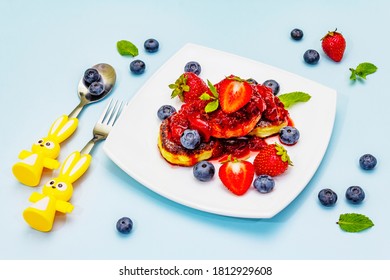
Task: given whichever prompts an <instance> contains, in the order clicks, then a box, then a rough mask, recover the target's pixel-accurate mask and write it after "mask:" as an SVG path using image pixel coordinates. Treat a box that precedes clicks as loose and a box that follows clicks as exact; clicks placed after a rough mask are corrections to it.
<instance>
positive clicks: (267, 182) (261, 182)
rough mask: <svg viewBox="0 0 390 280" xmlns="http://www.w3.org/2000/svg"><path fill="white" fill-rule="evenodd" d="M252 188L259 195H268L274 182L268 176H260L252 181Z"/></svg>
mask: <svg viewBox="0 0 390 280" xmlns="http://www.w3.org/2000/svg"><path fill="white" fill-rule="evenodd" d="M253 186H254V187H255V189H256V190H258V191H259V192H261V193H269V192H271V191H272V190H273V189H274V186H275V180H274V179H273V178H272V177H271V176H269V175H260V176H258V177H256V179H255V180H254V181H253Z"/></svg>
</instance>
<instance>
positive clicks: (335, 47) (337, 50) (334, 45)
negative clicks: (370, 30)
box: [321, 29, 347, 62]
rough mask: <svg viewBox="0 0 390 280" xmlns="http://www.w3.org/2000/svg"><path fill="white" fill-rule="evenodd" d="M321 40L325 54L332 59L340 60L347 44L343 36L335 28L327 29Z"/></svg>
mask: <svg viewBox="0 0 390 280" xmlns="http://www.w3.org/2000/svg"><path fill="white" fill-rule="evenodd" d="M321 40H322V49H323V50H324V52H325V54H326V55H327V56H329V58H330V59H332V60H333V61H336V62H340V61H341V59H342V58H343V55H344V51H345V47H346V45H347V44H346V42H345V39H344V36H343V35H342V34H341V33H339V32H337V29H336V30H335V31H329V32H328V33H327V34H326V35H325V36H324V37H323V38H322V39H321Z"/></svg>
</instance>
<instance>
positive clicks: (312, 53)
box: [303, 49, 320, 64]
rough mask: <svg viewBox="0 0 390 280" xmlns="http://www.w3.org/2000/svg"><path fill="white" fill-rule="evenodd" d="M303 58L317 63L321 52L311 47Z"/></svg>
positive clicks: (307, 61)
mask: <svg viewBox="0 0 390 280" xmlns="http://www.w3.org/2000/svg"><path fill="white" fill-rule="evenodd" d="M303 59H304V60H305V62H306V63H308V64H317V62H318V61H319V60H320V54H319V53H318V52H317V51H316V50H312V49H310V50H307V51H306V52H305V53H304V54H303Z"/></svg>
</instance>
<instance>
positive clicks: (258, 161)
mask: <svg viewBox="0 0 390 280" xmlns="http://www.w3.org/2000/svg"><path fill="white" fill-rule="evenodd" d="M253 165H254V167H255V171H256V174H257V175H269V176H272V177H274V176H278V175H280V174H282V173H284V172H285V171H286V170H287V168H288V166H289V165H292V162H291V160H290V157H289V156H288V154H287V151H286V150H285V149H284V147H283V146H282V145H279V144H277V143H275V144H270V145H268V146H267V147H265V148H263V149H261V150H260V151H259V153H258V154H257V155H256V157H255V160H254V162H253Z"/></svg>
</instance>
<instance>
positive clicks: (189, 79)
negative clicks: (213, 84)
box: [169, 72, 209, 103]
mask: <svg viewBox="0 0 390 280" xmlns="http://www.w3.org/2000/svg"><path fill="white" fill-rule="evenodd" d="M169 88H170V89H172V90H173V91H172V94H171V98H174V97H176V96H179V98H180V100H181V101H183V102H186V103H187V102H191V101H194V100H199V97H200V96H201V95H202V94H203V93H205V92H209V88H208V86H207V85H206V83H205V82H204V81H203V80H202V79H201V78H200V77H199V76H198V75H196V74H195V73H192V72H185V73H183V74H182V75H180V77H179V78H178V79H177V80H176V82H175V83H174V84H170V85H169Z"/></svg>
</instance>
